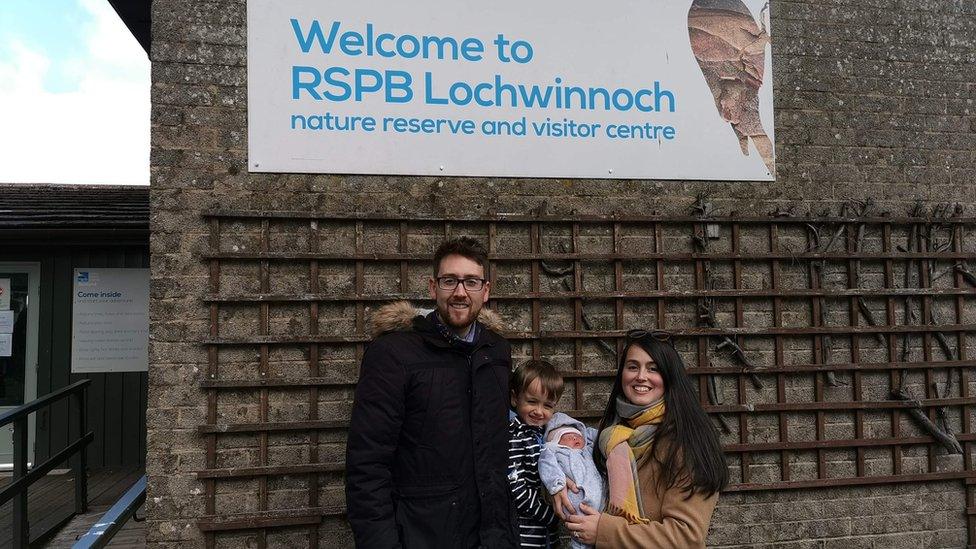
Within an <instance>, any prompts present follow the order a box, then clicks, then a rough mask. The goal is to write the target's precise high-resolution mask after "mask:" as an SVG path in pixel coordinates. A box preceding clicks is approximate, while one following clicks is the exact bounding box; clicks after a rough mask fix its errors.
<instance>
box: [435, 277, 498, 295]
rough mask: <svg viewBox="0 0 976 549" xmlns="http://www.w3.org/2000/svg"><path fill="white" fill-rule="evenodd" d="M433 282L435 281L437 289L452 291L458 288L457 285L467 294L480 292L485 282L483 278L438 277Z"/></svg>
mask: <svg viewBox="0 0 976 549" xmlns="http://www.w3.org/2000/svg"><path fill="white" fill-rule="evenodd" d="M435 280H437V287H438V288H440V289H442V290H452V291H453V290H454V289H456V288H457V287H458V284H461V285H463V286H464V289H465V290H466V291H468V292H480V291H481V290H484V289H485V282H487V280H485V279H483V278H457V277H456V276H439V277H437V278H436V279H435Z"/></svg>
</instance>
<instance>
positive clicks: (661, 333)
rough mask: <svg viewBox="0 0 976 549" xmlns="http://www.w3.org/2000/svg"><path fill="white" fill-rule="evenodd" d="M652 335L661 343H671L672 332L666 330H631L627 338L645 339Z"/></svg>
mask: <svg viewBox="0 0 976 549" xmlns="http://www.w3.org/2000/svg"><path fill="white" fill-rule="evenodd" d="M645 337H652V338H654V339H656V340H658V341H660V342H661V343H671V332H668V331H666V330H630V331H628V332H627V339H643V338H645Z"/></svg>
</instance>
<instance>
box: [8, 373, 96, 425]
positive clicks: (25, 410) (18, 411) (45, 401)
mask: <svg viewBox="0 0 976 549" xmlns="http://www.w3.org/2000/svg"><path fill="white" fill-rule="evenodd" d="M90 383H91V380H90V379H83V380H81V381H76V382H74V383H72V384H71V385H68V386H67V387H62V388H60V389H58V390H57V391H52V392H50V393H48V394H46V395H44V396H42V397H41V398H36V399H34V400H32V401H30V402H28V403H27V404H21V405H20V406H18V407H16V408H14V409H13V410H10V411H9V412H5V413H3V414H0V427H3V426H4V425H6V424H8V423H11V422H13V421H16V420H17V419H18V418H21V417H25V416H27V415H28V414H30V413H31V412H36V411H37V410H39V409H41V408H43V407H45V406H47V405H49V404H53V403H54V402H56V401H58V400H61V399H62V398H64V397H66V396H69V395H73V394H75V393H76V392H78V391H81V390H83V389H84V388H85V387H87V386H88V385H89V384H90Z"/></svg>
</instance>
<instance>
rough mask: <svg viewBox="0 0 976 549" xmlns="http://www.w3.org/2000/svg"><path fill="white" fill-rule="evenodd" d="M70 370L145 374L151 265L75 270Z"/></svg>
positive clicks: (147, 360) (75, 371)
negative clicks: (131, 267)
mask: <svg viewBox="0 0 976 549" xmlns="http://www.w3.org/2000/svg"><path fill="white" fill-rule="evenodd" d="M72 295H73V300H72V301H73V307H72V313H71V371H72V373H76V374H82V373H96V372H145V371H146V370H147V369H148V363H149V269H75V271H74V285H73V293H72Z"/></svg>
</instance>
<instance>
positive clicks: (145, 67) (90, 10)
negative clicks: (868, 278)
mask: <svg viewBox="0 0 976 549" xmlns="http://www.w3.org/2000/svg"><path fill="white" fill-rule="evenodd" d="M149 82H150V81H149V58H148V56H147V55H146V52H145V51H144V50H143V49H142V47H141V46H139V43H138V42H136V39H135V38H133V37H132V35H131V34H130V33H129V30H128V29H127V28H126V27H125V24H124V23H123V22H122V20H121V19H120V18H119V16H118V15H117V14H116V13H115V10H113V9H112V6H111V5H110V4H109V3H108V0H0V183H97V184H114V185H119V184H140V185H148V184H149V114H150V102H149V101H150V98H149V85H150V84H149Z"/></svg>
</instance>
